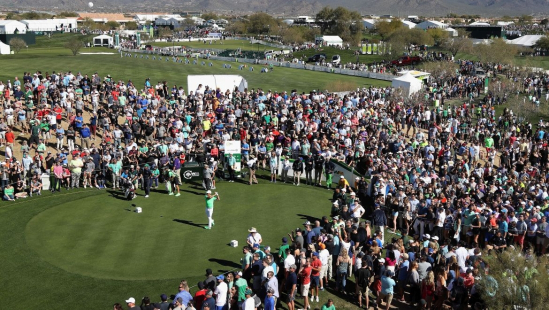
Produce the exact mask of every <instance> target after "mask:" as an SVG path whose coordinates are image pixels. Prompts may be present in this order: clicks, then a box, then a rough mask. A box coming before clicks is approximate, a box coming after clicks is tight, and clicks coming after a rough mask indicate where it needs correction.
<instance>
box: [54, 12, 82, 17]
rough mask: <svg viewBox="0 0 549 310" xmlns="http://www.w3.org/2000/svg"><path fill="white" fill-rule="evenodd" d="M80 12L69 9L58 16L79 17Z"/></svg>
mask: <svg viewBox="0 0 549 310" xmlns="http://www.w3.org/2000/svg"><path fill="white" fill-rule="evenodd" d="M78 16H79V15H78V13H76V12H68V11H63V12H61V13H59V14H57V17H78Z"/></svg>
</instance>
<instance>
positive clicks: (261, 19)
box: [246, 12, 279, 34]
mask: <svg viewBox="0 0 549 310" xmlns="http://www.w3.org/2000/svg"><path fill="white" fill-rule="evenodd" d="M278 25H279V21H278V20H277V19H275V18H273V17H272V16H271V15H269V14H267V13H263V12H258V13H254V14H252V15H250V16H249V17H248V22H247V23H246V29H247V31H248V33H253V34H269V33H271V34H272V33H278Z"/></svg>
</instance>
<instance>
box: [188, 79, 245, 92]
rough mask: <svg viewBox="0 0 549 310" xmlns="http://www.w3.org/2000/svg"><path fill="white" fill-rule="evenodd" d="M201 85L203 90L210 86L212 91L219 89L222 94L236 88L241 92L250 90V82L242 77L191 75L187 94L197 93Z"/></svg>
mask: <svg viewBox="0 0 549 310" xmlns="http://www.w3.org/2000/svg"><path fill="white" fill-rule="evenodd" d="M199 84H202V90H204V88H205V87H206V86H208V87H209V88H210V89H217V88H219V89H220V90H221V91H222V92H225V91H226V90H227V89H228V90H230V91H233V90H234V88H235V87H238V90H239V91H244V89H245V88H248V81H246V79H245V78H243V77H242V76H240V75H189V76H187V93H190V92H191V91H192V92H194V91H196V90H197V89H198V85H199Z"/></svg>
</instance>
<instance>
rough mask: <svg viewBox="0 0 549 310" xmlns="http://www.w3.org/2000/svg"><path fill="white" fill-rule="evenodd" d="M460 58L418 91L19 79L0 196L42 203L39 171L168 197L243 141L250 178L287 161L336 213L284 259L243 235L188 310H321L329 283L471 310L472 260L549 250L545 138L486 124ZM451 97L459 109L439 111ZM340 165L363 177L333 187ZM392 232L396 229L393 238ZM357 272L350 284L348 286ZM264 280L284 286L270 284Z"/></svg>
mask: <svg viewBox="0 0 549 310" xmlns="http://www.w3.org/2000/svg"><path fill="white" fill-rule="evenodd" d="M461 65H462V67H461V70H458V72H456V73H454V72H452V73H451V74H449V75H448V77H447V78H446V79H442V80H440V81H435V82H436V83H438V82H441V83H442V84H441V85H433V84H432V85H426V86H425V87H424V89H423V90H422V91H421V92H420V93H419V94H418V95H416V96H414V97H412V98H404V97H401V95H400V92H399V90H395V89H392V88H391V87H373V86H370V87H366V88H361V89H357V90H356V91H353V92H351V93H349V94H347V95H338V94H335V93H330V92H327V91H320V90H319V91H312V92H309V93H304V92H299V91H297V90H290V91H288V92H286V91H281V92H273V91H271V90H263V89H254V90H251V89H250V90H245V91H239V90H237V89H234V90H231V89H229V90H221V89H211V88H209V87H208V86H206V85H200V86H199V87H198V88H197V89H193V90H190V92H189V93H187V91H185V90H184V89H183V88H182V87H177V86H175V85H169V84H168V82H164V81H157V83H155V82H154V81H150V80H149V79H147V80H145V81H144V82H140V83H139V84H138V83H137V82H136V81H125V80H124V79H123V77H116V76H115V77H113V76H111V75H107V76H105V77H100V76H99V75H98V74H97V73H94V74H91V73H90V75H89V76H88V75H87V74H81V73H73V72H70V71H67V72H51V73H47V72H46V73H42V72H40V71H38V72H35V73H25V74H24V75H23V76H22V77H21V79H19V77H15V78H14V80H13V81H11V80H10V81H7V82H6V83H0V91H1V94H2V95H1V96H0V98H1V99H0V100H1V101H2V119H1V120H0V143H1V144H2V145H4V147H5V149H4V150H5V152H4V153H5V161H4V162H3V163H2V165H1V166H0V174H1V180H2V191H3V198H4V200H6V201H14V200H15V199H16V198H22V197H25V196H27V195H33V194H40V192H41V190H42V186H41V184H40V182H41V180H40V176H41V174H42V173H48V174H50V177H51V182H50V183H51V184H52V186H51V188H50V190H52V191H60V190H62V188H63V187H65V188H66V189H67V190H70V189H72V188H78V187H80V186H83V187H88V186H89V187H95V188H105V187H112V188H114V189H116V188H120V187H121V186H122V184H124V183H125V182H133V183H134V184H136V186H138V187H141V188H143V189H144V190H145V191H146V194H147V196H148V190H150V187H151V186H153V185H156V186H158V185H157V184H158V183H156V182H155V180H158V181H159V182H161V183H162V182H167V181H170V184H172V185H173V186H174V189H175V186H177V185H178V184H179V183H180V182H181V177H180V175H179V173H180V168H181V166H182V165H184V164H185V162H189V161H196V162H202V163H204V162H208V163H212V166H214V167H215V169H216V172H215V173H217V175H218V176H219V177H224V176H225V174H224V173H222V172H221V171H222V170H227V171H228V172H229V175H230V172H231V170H233V168H234V167H232V166H231V165H227V163H226V162H225V161H224V160H223V158H224V156H223V153H224V143H223V142H224V141H227V140H239V141H241V145H242V158H243V164H244V166H245V167H246V168H245V170H246V169H247V170H249V176H250V179H249V182H250V184H252V181H254V179H252V176H255V171H256V170H258V169H261V168H265V169H266V170H268V171H270V172H271V181H273V182H274V181H277V180H278V181H288V178H287V175H282V176H281V175H278V173H277V171H278V166H279V165H283V167H284V168H283V169H282V170H283V171H284V170H286V171H289V170H293V172H294V173H295V174H297V173H298V172H299V173H301V172H305V182H304V183H305V186H308V185H310V186H325V187H327V188H328V189H333V190H334V194H333V204H332V206H331V208H330V215H329V216H328V215H327V216H326V217H324V218H322V219H321V220H320V219H319V220H318V222H314V223H311V222H307V223H305V224H304V227H303V228H300V229H296V230H295V231H293V232H292V233H291V234H290V236H288V237H284V239H282V245H281V247H280V250H279V251H278V254H274V253H273V254H272V255H271V252H270V249H268V248H267V247H264V246H262V244H261V242H249V245H248V246H246V247H245V248H244V249H243V251H244V254H245V257H244V258H243V266H242V270H240V271H237V272H235V274H234V275H233V276H230V275H226V277H224V278H219V277H218V278H215V277H214V278H213V280H212V279H210V278H211V276H212V275H211V274H210V275H207V276H208V279H209V280H208V279H207V282H204V283H203V285H204V288H200V291H199V292H201V294H202V295H203V296H205V297H204V298H203V299H201V298H202V297H201V298H199V299H196V301H195V303H194V306H195V307H196V309H199V308H200V309H205V308H206V307H205V304H207V305H208V306H209V307H213V306H214V305H213V303H216V305H215V306H216V307H217V306H218V305H217V298H220V299H222V300H224V299H225V298H221V297H220V296H223V294H221V293H219V292H217V291H216V289H217V288H218V287H219V286H217V285H215V284H216V283H220V282H219V281H221V282H222V283H225V282H227V283H226V284H227V287H226V290H227V292H232V295H231V293H227V296H229V298H227V299H226V304H227V305H229V304H230V305H232V306H233V307H235V306H239V305H244V306H243V308H244V310H248V309H254V308H255V305H256V304H257V298H255V297H254V296H257V297H258V299H259V301H261V302H262V304H263V306H265V307H267V305H269V307H271V306H272V305H273V302H275V303H274V304H276V302H279V299H278V298H279V297H280V299H282V300H283V301H284V302H287V304H288V306H289V308H290V309H291V310H293V309H294V308H295V307H296V306H297V305H296V304H295V302H296V298H297V297H296V295H295V293H296V292H299V293H300V294H301V296H302V297H304V299H303V301H302V302H300V303H299V305H302V306H303V308H307V307H308V306H309V305H310V304H312V305H315V306H316V305H317V304H315V303H317V302H318V296H319V294H324V293H323V290H325V289H326V288H328V287H330V289H333V290H335V291H340V292H341V293H342V294H343V296H344V297H343V298H346V299H347V300H349V301H355V302H357V303H358V304H359V305H361V306H362V305H365V306H368V305H369V304H371V303H370V300H369V298H371V297H375V298H376V299H377V301H376V302H377V305H378V306H381V305H386V306H388V305H390V304H391V303H392V302H393V301H392V300H395V301H394V302H397V301H396V300H397V299H398V300H399V301H398V302H406V303H409V304H412V305H413V304H424V305H425V307H426V308H429V309H440V308H441V307H443V305H449V306H451V307H454V308H455V309H461V308H462V307H464V306H465V305H466V304H470V305H471V306H473V307H476V308H477V309H478V308H482V307H483V302H482V300H480V297H479V295H478V292H477V291H476V288H475V281H477V280H478V278H479V277H481V276H482V272H481V270H483V267H484V265H483V264H484V262H483V259H482V257H483V256H482V255H487V254H488V253H490V252H498V251H504V250H505V249H506V248H508V247H515V248H518V249H521V250H522V251H524V252H526V253H531V254H545V252H546V248H547V246H548V245H549V238H548V236H549V234H548V233H549V231H548V230H549V229H548V228H547V226H548V225H547V222H546V216H547V215H546V212H548V211H549V209H548V208H549V200H548V197H549V194H548V193H547V176H548V175H549V173H548V172H549V171H548V168H547V163H548V159H549V158H548V156H549V147H548V143H547V142H548V141H547V140H548V139H549V135H547V133H546V131H545V129H544V128H543V127H541V126H540V127H538V128H535V127H534V126H532V124H530V123H528V122H524V121H521V120H520V119H519V118H517V117H516V115H515V113H514V112H513V111H511V110H509V109H505V110H504V111H503V113H501V114H500V115H497V114H496V112H495V111H496V110H495V109H494V107H495V105H497V104H499V102H498V100H497V99H495V98H496V96H495V95H494V94H492V93H491V92H488V93H485V92H484V88H483V87H481V85H482V83H481V80H479V78H475V77H471V76H469V75H467V68H469V66H471V65H474V63H469V62H466V61H465V62H463V63H462V64H461ZM485 66H487V67H493V68H495V70H496V71H498V70H500V69H499V68H497V67H494V65H488V64H486V65H485ZM498 72H499V73H501V74H507V75H508V76H510V75H509V74H510V73H508V72H506V71H505V69H504V68H501V71H498ZM511 81H512V83H516V84H519V85H520V86H521V87H520V88H517V89H521V92H522V94H523V95H524V96H525V98H528V101H527V102H525V104H531V105H534V104H535V98H536V97H537V98H540V97H541V95H542V93H543V92H546V90H547V82H548V77H547V76H546V75H542V76H535V75H528V76H513V77H512V80H511ZM455 87H457V91H454V88H455ZM441 88H442V89H445V90H444V91H441ZM449 89H451V92H450V91H449ZM460 90H461V91H460ZM449 93H456V94H459V95H456V96H452V95H449V96H448V97H451V98H456V97H457V98H461V99H462V100H461V102H460V103H459V104H456V105H449V104H446V103H445V101H444V100H443V99H446V97H447V94H449ZM469 93H473V94H474V95H473V96H469ZM513 95H514V94H513ZM482 96H484V97H483V99H482V100H481V99H480V98H481V97H482ZM465 98H467V99H465ZM435 100H440V104H439V105H438V106H435V107H434V106H433V102H435ZM16 136H17V138H16ZM292 161H293V163H291V162H292ZM334 161H339V162H340V163H344V164H346V165H349V166H351V167H353V168H354V169H355V170H356V171H357V172H358V173H359V174H360V175H363V176H364V178H358V179H357V180H356V182H354V183H353V182H352V183H351V184H349V183H348V182H347V180H345V179H344V178H338V177H337V176H335V180H333V178H334V169H333V166H332V165H333V164H334ZM296 162H297V163H298V164H295V163H296ZM283 173H284V172H283ZM294 182H295V181H294ZM295 183H296V185H299V184H300V182H299V180H298V181H297V182H295ZM235 186H238V185H235ZM169 191H170V192H172V191H171V189H170V190H169ZM172 193H173V192H172ZM254 230H255V229H250V234H251V235H252V234H254V233H257V232H254ZM388 230H392V231H393V232H398V233H399V235H396V236H395V237H386V236H387V234H388V232H389V231H388ZM259 239H261V238H259ZM254 240H255V239H254ZM273 252H274V251H273ZM271 273H272V274H271ZM270 274H271V275H270ZM269 275H270V277H269ZM353 275H354V285H355V286H354V287H353V286H352V285H351V284H350V283H349V282H350V281H347V280H350V279H353ZM231 277H234V279H233V281H234V282H231V280H230V279H231ZM272 278H274V279H277V281H278V284H277V285H274V284H273V283H271V286H269V283H270V279H272ZM331 279H333V280H334V281H332V282H330V280H331ZM395 280H396V281H395ZM212 281H213V284H210V283H212ZM272 281H273V282H274V280H272ZM266 284H267V285H266ZM209 285H211V286H209ZM188 286H189V285H188V284H186V283H185V282H182V283H181V284H180V293H179V294H177V295H176V296H175V299H174V301H173V303H172V304H173V305H174V306H175V309H182V308H184V307H188V305H189V300H190V298H189V295H190V293H189V291H188ZM275 287H276V290H275ZM311 288H312V290H310V289H311ZM269 289H272V291H271V290H269ZM319 291H320V292H319ZM184 292H186V293H184ZM279 292H280V294H279ZM404 292H408V293H409V294H407V295H406V294H404ZM276 294H278V295H276ZM345 294H346V295H348V296H347V297H345ZM178 295H179V296H178ZM394 295H396V296H395V297H396V298H394V299H393V296H394ZM405 295H406V296H408V298H407V299H406V298H405V297H404V296H405ZM179 297H181V300H180V299H179ZM272 297H275V298H274V299H272ZM309 297H310V298H311V299H310V301H309ZM366 297H369V298H366ZM266 298H268V300H267V299H266ZM284 298H286V299H284ZM212 299H214V301H211V300H212ZM132 300H133V301H132ZM200 300H202V304H201V305H200V307H199V306H197V301H200ZM204 300H208V301H207V302H204ZM148 302H150V301H148ZM135 303H136V301H135V300H134V299H131V298H130V299H128V301H127V304H128V305H130V307H134V306H135ZM143 303H145V306H147V303H146V301H145V300H144V301H143ZM170 303H171V302H170ZM326 306H327V308H326V309H333V308H330V307H332V306H333V305H331V304H330V303H327V305H326ZM269 307H267V308H269ZM273 307H274V306H273ZM235 309H236V308H235ZM269 309H272V307H271V308H269Z"/></svg>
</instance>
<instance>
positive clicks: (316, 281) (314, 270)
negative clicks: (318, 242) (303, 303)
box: [311, 252, 322, 302]
mask: <svg viewBox="0 0 549 310" xmlns="http://www.w3.org/2000/svg"><path fill="white" fill-rule="evenodd" d="M318 257H319V255H318V252H314V253H313V261H312V262H311V302H312V301H313V298H314V297H315V296H316V302H318V291H319V287H320V286H321V285H320V277H321V270H322V262H321V261H320V258H318ZM315 292H316V295H315Z"/></svg>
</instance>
